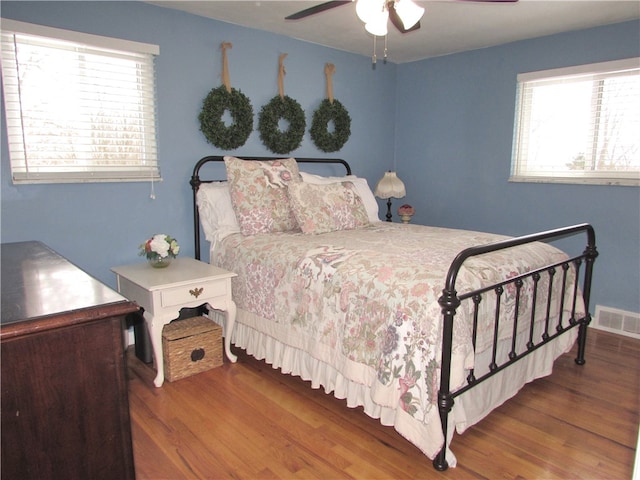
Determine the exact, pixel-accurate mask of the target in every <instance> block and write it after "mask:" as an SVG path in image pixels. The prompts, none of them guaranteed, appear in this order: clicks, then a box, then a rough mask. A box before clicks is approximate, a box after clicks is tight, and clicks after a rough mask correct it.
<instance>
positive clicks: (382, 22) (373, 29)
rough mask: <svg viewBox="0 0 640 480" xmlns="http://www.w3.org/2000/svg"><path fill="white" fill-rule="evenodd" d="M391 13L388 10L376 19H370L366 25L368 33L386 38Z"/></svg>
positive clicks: (379, 14) (381, 12) (379, 13)
mask: <svg viewBox="0 0 640 480" xmlns="http://www.w3.org/2000/svg"><path fill="white" fill-rule="evenodd" d="M388 19H389V12H388V11H387V10H384V11H380V12H378V14H377V15H376V16H375V17H372V18H370V19H369V21H368V22H367V23H366V24H365V25H364V28H365V30H366V31H367V32H369V33H370V34H372V35H375V36H377V37H384V36H385V35H386V34H387V20H388Z"/></svg>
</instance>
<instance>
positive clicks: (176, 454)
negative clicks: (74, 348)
mask: <svg viewBox="0 0 640 480" xmlns="http://www.w3.org/2000/svg"><path fill="white" fill-rule="evenodd" d="M236 352H237V353H238V354H239V360H238V363H237V364H229V363H225V364H224V365H223V366H221V367H218V368H216V369H213V370H210V371H208V372H204V373H201V374H198V375H195V376H192V377H189V378H185V379H182V380H179V381H177V382H173V383H165V384H164V385H163V387H162V388H155V387H154V386H153V382H152V380H153V374H154V372H153V371H152V370H151V368H150V367H149V366H147V365H145V364H143V363H142V362H140V361H139V360H138V359H137V358H135V356H134V355H133V354H132V353H131V352H130V355H129V373H130V375H129V377H130V378H129V403H130V410H131V421H132V433H133V447H134V456H135V466H136V474H137V478H138V480H145V479H153V480H158V479H199V478H211V479H217V478H235V479H258V478H283V479H285V478H319V479H333V478H362V479H374V478H377V479H387V478H388V479H391V478H393V479H404V478H449V479H463V478H487V479H497V478H504V479H525V478H526V479H543V478H544V479H552V478H556V479H570V478H576V479H578V478H580V479H630V478H631V474H632V470H633V462H634V452H635V447H636V439H637V434H638V424H639V410H640V340H634V339H630V338H626V337H621V336H618V335H613V334H609V333H604V332H600V331H597V330H594V329H590V330H589V335H588V347H587V363H586V365H584V366H582V367H580V366H577V365H576V364H575V363H574V361H573V358H575V352H574V351H572V352H570V353H569V354H567V355H564V356H563V357H561V358H560V359H559V360H558V362H557V363H556V366H555V368H554V372H553V374H552V375H551V376H549V377H546V378H543V379H539V380H537V381H535V382H533V383H532V384H529V385H527V386H526V387H525V388H524V389H523V390H522V391H521V392H520V393H519V395H518V396H516V397H515V398H513V399H511V400H510V401H509V402H507V403H506V404H504V405H502V406H501V407H499V408H498V409H497V410H495V411H494V412H492V413H491V414H490V415H489V416H488V417H487V418H485V419H484V420H483V421H482V422H480V423H479V424H478V425H476V426H474V427H472V428H471V429H469V430H467V432H465V434H464V435H455V436H454V439H453V443H452V448H453V449H454V451H455V452H456V455H457V457H458V467H456V468H450V469H449V470H447V471H446V472H443V473H440V472H437V471H435V470H434V469H433V467H432V465H431V461H430V460H428V459H427V458H426V457H425V456H424V455H423V454H422V453H421V452H420V451H419V450H418V449H417V448H415V447H414V446H413V445H411V444H410V443H409V442H408V441H406V440H405V439H403V438H402V437H401V436H400V435H399V434H397V433H396V432H395V430H393V429H392V428H390V427H383V426H382V425H380V424H379V423H378V421H377V420H373V419H371V418H369V417H367V416H366V415H365V414H364V413H363V412H362V410H361V409H349V408H347V406H346V404H345V403H344V402H343V401H341V400H337V399H335V398H333V397H332V396H331V395H327V394H325V393H324V392H323V391H322V390H320V391H318V390H312V389H311V388H310V386H309V384H308V383H306V382H304V381H302V380H301V379H299V378H297V377H291V376H289V375H283V374H281V373H280V372H279V371H278V370H273V369H272V368H271V367H270V366H269V365H266V364H265V363H263V362H259V361H257V360H255V359H254V358H252V357H249V356H247V355H246V354H244V352H243V351H239V350H236ZM550 406H554V409H553V411H551V410H550Z"/></svg>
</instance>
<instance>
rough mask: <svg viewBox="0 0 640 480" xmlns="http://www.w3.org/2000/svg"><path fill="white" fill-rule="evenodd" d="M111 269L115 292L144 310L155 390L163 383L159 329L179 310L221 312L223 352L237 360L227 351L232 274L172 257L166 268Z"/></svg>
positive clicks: (140, 265) (233, 314)
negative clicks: (204, 307) (154, 369)
mask: <svg viewBox="0 0 640 480" xmlns="http://www.w3.org/2000/svg"><path fill="white" fill-rule="evenodd" d="M111 270H112V271H113V272H114V273H115V274H116V280H117V288H118V292H119V293H120V294H121V295H123V296H125V297H127V298H128V299H129V300H132V301H135V302H136V303H137V304H138V305H139V306H140V307H142V308H144V319H145V323H146V324H147V329H148V330H149V337H150V339H151V345H152V347H153V359H154V363H155V366H156V369H157V371H158V374H157V375H156V378H155V380H154V382H153V383H154V384H155V386H156V387H160V386H162V384H163V382H164V361H163V360H164V355H163V352H162V328H163V327H164V326H165V325H166V324H167V323H170V322H171V320H174V319H176V318H177V317H178V315H179V314H180V309H181V308H185V307H187V308H194V307H199V306H201V305H203V304H207V305H209V306H210V307H211V308H212V309H215V310H221V311H223V312H225V316H226V322H225V325H224V349H225V353H226V354H227V357H228V358H229V360H231V362H235V361H236V360H237V357H236V356H235V355H233V354H232V353H231V348H230V347H231V333H232V332H233V325H234V322H235V320H236V304H235V303H234V302H233V298H232V296H231V279H232V278H233V277H235V276H236V274H235V273H232V272H228V271H226V270H223V269H221V268H218V267H214V266H213V265H209V264H208V263H204V262H200V261H198V260H194V259H193V258H176V259H174V260H173V262H172V263H171V265H169V267H166V268H152V267H151V266H150V265H148V264H147V263H136V264H133V265H125V266H122V267H114V268H112V269H111Z"/></svg>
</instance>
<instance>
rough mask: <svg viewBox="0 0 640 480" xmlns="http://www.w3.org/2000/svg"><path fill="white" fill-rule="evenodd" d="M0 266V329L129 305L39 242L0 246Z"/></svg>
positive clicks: (109, 289) (98, 315) (97, 314)
mask: <svg viewBox="0 0 640 480" xmlns="http://www.w3.org/2000/svg"><path fill="white" fill-rule="evenodd" d="M1 263H2V272H1V275H2V315H1V317H0V326H2V327H3V328H4V327H6V326H8V325H14V324H16V323H20V322H26V321H33V320H36V319H42V318H46V317H51V316H60V315H61V314H66V316H67V317H73V316H74V315H73V312H78V311H86V309H100V308H101V307H104V306H106V305H112V304H120V305H122V304H126V303H129V302H128V301H127V300H126V299H125V298H124V297H122V296H121V295H120V294H118V293H117V292H115V291H114V290H112V289H111V288H109V287H107V286H106V285H104V284H103V283H101V282H99V281H98V280H96V279H95V278H93V277H92V276H90V275H89V274H87V273H86V272H84V271H82V270H81V269H80V268H78V267H77V266H75V265H74V264H72V263H71V262H70V261H68V260H67V259H65V258H64V257H62V256H61V255H59V254H58V253H56V252H55V251H53V250H51V249H50V248H49V247H47V246H46V245H44V244H43V243H42V242H37V241H32V242H17V243H3V244H2V250H1ZM129 309H131V306H130V305H129ZM102 314H103V313H96V315H95V316H94V317H92V318H100V316H101V315H102ZM85 318H86V316H85Z"/></svg>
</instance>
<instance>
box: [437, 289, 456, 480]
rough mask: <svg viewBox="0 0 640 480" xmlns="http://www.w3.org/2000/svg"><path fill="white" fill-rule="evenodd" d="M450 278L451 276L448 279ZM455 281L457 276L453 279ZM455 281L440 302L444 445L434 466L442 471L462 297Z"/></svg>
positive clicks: (440, 395)
mask: <svg viewBox="0 0 640 480" xmlns="http://www.w3.org/2000/svg"><path fill="white" fill-rule="evenodd" d="M448 280H450V278H449V279H448ZM453 283H455V277H454V279H453ZM453 283H450V282H447V288H445V289H444V290H442V295H441V296H440V298H439V299H438V303H439V304H440V306H441V307H442V314H443V323H444V324H443V327H442V361H441V363H440V389H439V390H438V410H439V412H440V423H441V424H442V434H443V435H444V445H443V446H442V450H440V452H439V453H438V455H437V456H436V457H435V458H434V459H433V467H434V468H435V469H436V470H439V471H441V472H443V471H445V470H446V469H447V468H449V463H448V462H447V459H446V455H447V431H448V424H449V412H450V411H451V408H452V407H453V397H452V396H451V392H450V391H449V389H450V380H451V378H450V377H451V350H452V343H453V317H454V316H455V314H456V309H457V308H458V307H459V306H460V299H459V298H458V294H457V292H456V290H455V288H453Z"/></svg>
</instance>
